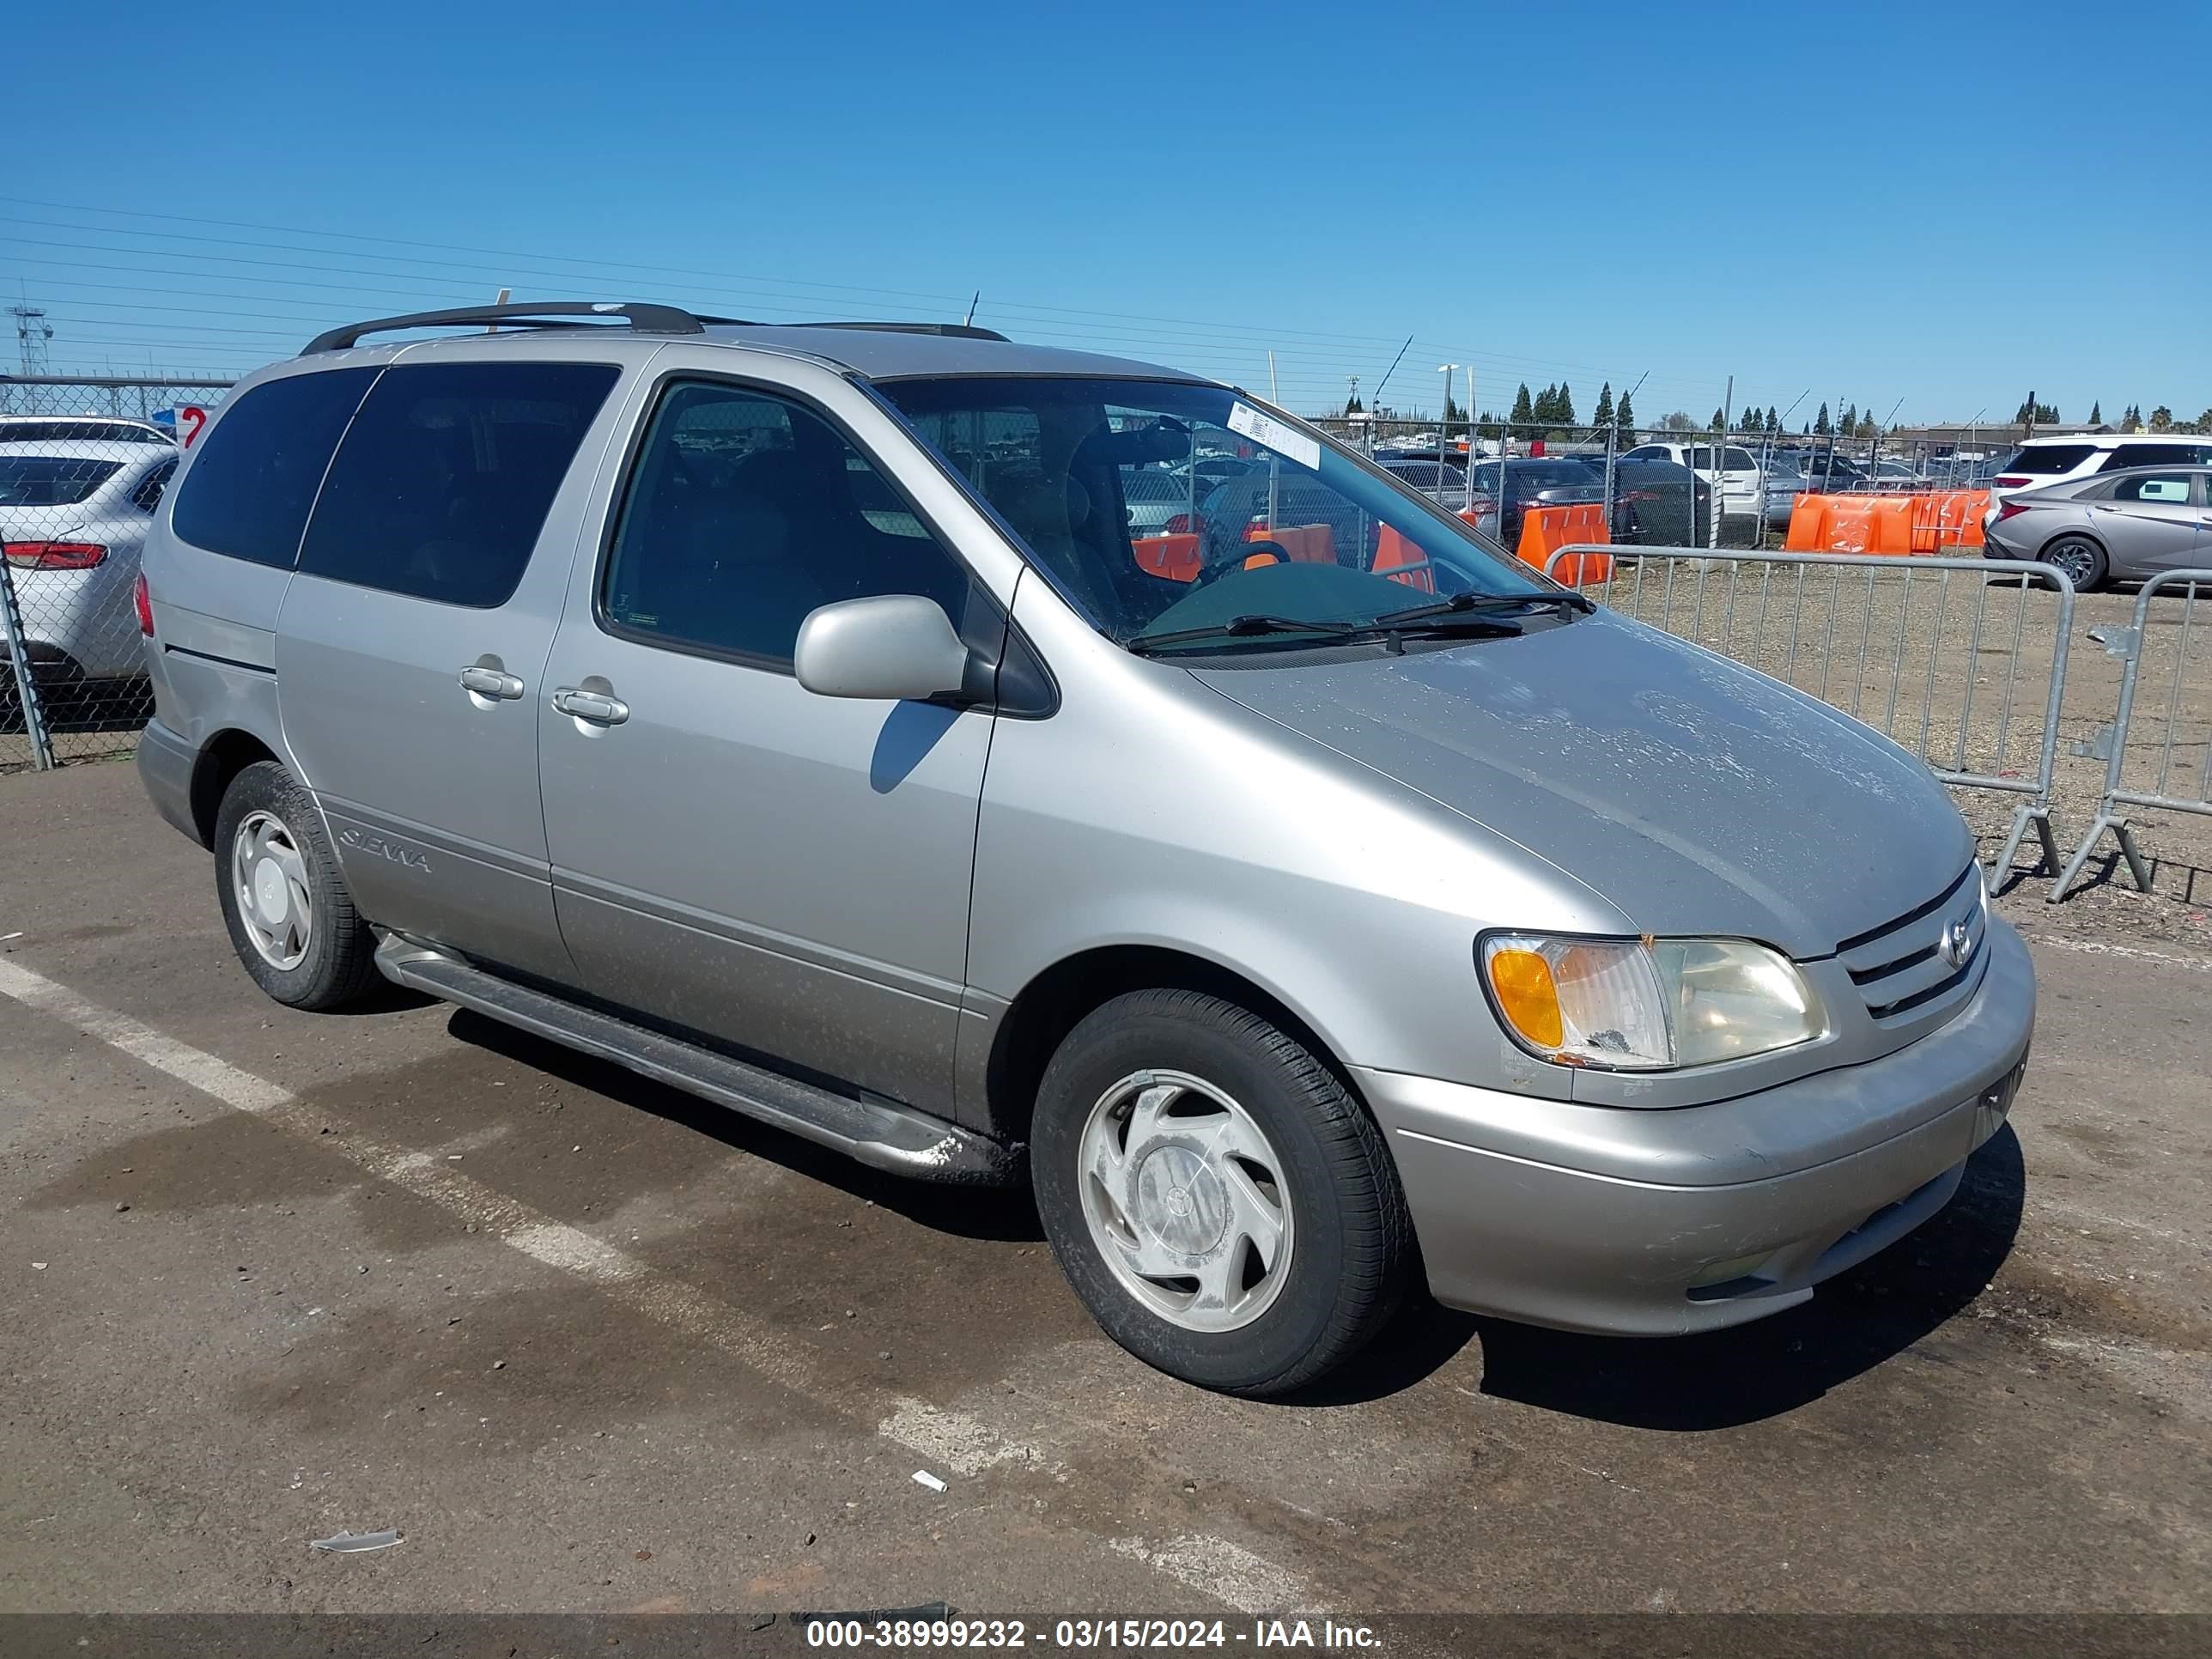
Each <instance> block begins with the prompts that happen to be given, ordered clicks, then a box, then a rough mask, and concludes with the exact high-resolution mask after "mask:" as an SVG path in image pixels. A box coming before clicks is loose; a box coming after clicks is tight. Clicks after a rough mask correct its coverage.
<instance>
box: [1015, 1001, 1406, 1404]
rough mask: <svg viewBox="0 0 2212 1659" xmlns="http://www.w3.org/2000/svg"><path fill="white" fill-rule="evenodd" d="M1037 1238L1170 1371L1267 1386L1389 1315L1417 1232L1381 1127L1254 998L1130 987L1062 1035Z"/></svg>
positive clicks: (1038, 1154)
mask: <svg viewBox="0 0 2212 1659" xmlns="http://www.w3.org/2000/svg"><path fill="white" fill-rule="evenodd" d="M1031 1159H1032V1166H1033V1170H1034V1175H1035V1185H1036V1195H1037V1206H1038V1211H1039V1213H1040V1215H1041V1216H1042V1219H1043V1222H1044V1226H1045V1231H1046V1235H1047V1237H1048V1238H1049V1239H1050V1240H1051V1243H1052V1248H1053V1253H1054V1255H1056V1256H1057V1257H1058V1258H1059V1260H1060V1267H1061V1269H1062V1270H1063V1271H1064V1272H1065V1273H1066V1274H1067V1277H1068V1279H1069V1282H1070V1283H1071V1284H1073V1286H1074V1287H1075V1291H1076V1294H1077V1295H1078V1296H1079V1297H1081V1298H1082V1299H1083V1303H1084V1305H1085V1307H1087V1308H1088V1309H1090V1310H1091V1315H1092V1316H1093V1317H1094V1318H1096V1319H1097V1322H1098V1323H1099V1324H1100V1326H1101V1327H1102V1328H1103V1329H1104V1330H1105V1332H1106V1334H1108V1335H1109V1336H1111V1337H1112V1338H1113V1339H1114V1340H1115V1341H1116V1342H1118V1343H1120V1344H1121V1346H1123V1347H1125V1348H1127V1349H1128V1350H1129V1352H1132V1353H1133V1354H1135V1355H1136V1356H1137V1357H1138V1358H1140V1359H1143V1360H1145V1361H1146V1363H1148V1364H1152V1365H1154V1366H1157V1367H1158V1369H1160V1370H1164V1371H1166V1372H1168V1373H1170V1375H1172V1376H1179V1377H1182V1379H1184V1380H1185V1381H1187V1382H1190V1383H1198V1384H1200V1386H1202V1387H1205V1388H1210V1389H1222V1390H1224V1391H1225V1392H1229V1393H1233V1394H1243V1395H1254V1396H1267V1395H1279V1394H1284V1393H1287V1392H1290V1391H1291V1390H1294V1389H1298V1388H1300V1387H1302V1386H1304V1385H1305V1384H1307V1383H1311V1382H1313V1381H1314V1380H1315V1379H1316V1378H1318V1377H1319V1376H1322V1374H1323V1373H1324V1372H1326V1371H1328V1370H1331V1369H1333V1368H1334V1367H1335V1366H1336V1365H1338V1364H1341V1363H1342V1362H1343V1361H1345V1360H1346V1359H1347V1358H1350V1357H1351V1356H1352V1354H1353V1353H1354V1352H1357V1351H1358V1349H1359V1348H1360V1347H1361V1346H1364V1344H1365V1343H1366V1342H1367V1341H1368V1340H1370V1338H1371V1337H1373V1336H1374V1334H1376V1331H1378V1330H1379V1329H1381V1328H1382V1327H1383V1324H1384V1323H1385V1322H1387V1321H1388V1320H1389V1316H1390V1315H1391V1313H1392V1311H1393V1310H1395V1307H1396V1305H1397V1304H1398V1302H1399V1299H1400V1297H1401V1296H1402V1294H1403V1292H1404V1290H1405V1286H1406V1284H1407V1280H1408V1279H1409V1277H1410V1270H1411V1267H1412V1263H1413V1230H1412V1225H1411V1223H1410V1221H1409V1220H1408V1219H1407V1213H1406V1203H1405V1197H1404V1194H1403V1193H1402V1192H1401V1189H1400V1187H1399V1184H1398V1176H1397V1171H1396V1170H1395V1168H1394V1167H1393V1165H1392V1164H1391V1162H1390V1156H1389V1150H1388V1149H1387V1148H1386V1147H1385V1146H1384V1145H1383V1137H1382V1134H1381V1132H1380V1131H1379V1130H1377V1129H1376V1127H1375V1124H1374V1122H1373V1121H1372V1120H1370V1118H1369V1117H1368V1115H1366V1113H1365V1112H1364V1110H1363V1109H1361V1108H1360V1105H1359V1103H1358V1102H1357V1101H1355V1100H1354V1099H1352V1097H1351V1096H1350V1094H1349V1093H1347V1092H1346V1090H1345V1087H1344V1085H1342V1084H1341V1083H1340V1081H1339V1080H1338V1079H1337V1078H1336V1076H1335V1075H1334V1073H1332V1072H1331V1071H1329V1069H1328V1067H1327V1066H1323V1065H1322V1063H1321V1062H1320V1061H1319V1060H1316V1058H1315V1057H1314V1055H1313V1054H1311V1053H1310V1052H1309V1051H1308V1050H1307V1048H1305V1047H1304V1045H1303V1044H1302V1043H1300V1042H1297V1040H1296V1039H1295V1038H1293V1037H1291V1036H1289V1035H1287V1034H1286V1033H1285V1032H1283V1031H1281V1030H1278V1029H1277V1028H1276V1027H1275V1026H1273V1025H1272V1024H1269V1023H1268V1022H1267V1021H1266V1020H1264V1019H1262V1018H1260V1017H1259V1016H1258V1015H1256V1014H1254V1013H1251V1012H1249V1011H1247V1010H1245V1009H1243V1008H1240V1007H1237V1006H1236V1005H1235V1004H1233V1003H1230V1002H1226V1001H1224V1000H1221V999H1219V998H1218V997H1212V996H1207V995H1205V994H1200V993H1198V992H1192V991H1139V992H1133V993H1131V994H1127V995H1126V996H1121V997H1117V998H1115V1000H1113V1001H1111V1002H1109V1003H1107V1004H1105V1005H1104V1006H1103V1007H1100V1008H1098V1009H1097V1010H1096V1011H1095V1012H1092V1013H1091V1014H1090V1015H1089V1016H1088V1017H1087V1018H1085V1019H1084V1020H1083V1021H1082V1023H1081V1024H1079V1025H1077V1026H1076V1028H1075V1029H1074V1030H1073V1031H1072V1032H1070V1033H1069V1034H1068V1036H1067V1038H1066V1041H1065V1042H1062V1043H1061V1045H1060V1049H1059V1052H1058V1053H1056V1054H1054V1056H1053V1060H1052V1063H1051V1064H1050V1066H1048V1067H1047V1069H1046V1072H1045V1076H1044V1081H1043V1083H1042V1085H1041V1086H1040V1088H1039V1090H1038V1095H1037V1109H1036V1127H1035V1129H1034V1133H1033V1141H1032V1146H1031Z"/></svg>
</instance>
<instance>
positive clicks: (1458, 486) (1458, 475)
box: [1376, 459, 1467, 513]
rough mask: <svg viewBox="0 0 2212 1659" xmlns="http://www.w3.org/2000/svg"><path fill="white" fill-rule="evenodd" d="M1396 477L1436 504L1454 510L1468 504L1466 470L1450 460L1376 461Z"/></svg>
mask: <svg viewBox="0 0 2212 1659" xmlns="http://www.w3.org/2000/svg"><path fill="white" fill-rule="evenodd" d="M1376 465H1378V466H1380V467H1381V468H1382V469H1383V471H1385V472H1388V473H1389V474H1390V476H1391V477H1395V478H1402V479H1404V480H1405V481H1406V483H1409V484H1411V485H1412V486H1413V488H1414V489H1418V490H1419V491H1420V492H1421V494H1423V495H1426V496H1427V497H1428V498H1429V499H1430V500H1431V501H1434V502H1435V503H1436V504H1437V506H1438V507H1449V508H1451V509H1452V510H1453V511H1454V512H1455V513H1456V512H1457V511H1459V509H1460V508H1462V507H1465V506H1466V505H1467V473H1466V471H1464V470H1463V469H1462V468H1460V467H1456V466H1454V465H1452V464H1451V463H1450V462H1449V461H1410V460H1387V461H1386V460H1380V459H1378V460H1377V461H1376Z"/></svg>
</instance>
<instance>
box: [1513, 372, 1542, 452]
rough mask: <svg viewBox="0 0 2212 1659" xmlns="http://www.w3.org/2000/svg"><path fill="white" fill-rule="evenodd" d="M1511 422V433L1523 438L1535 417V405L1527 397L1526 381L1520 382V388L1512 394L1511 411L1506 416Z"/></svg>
mask: <svg viewBox="0 0 2212 1659" xmlns="http://www.w3.org/2000/svg"><path fill="white" fill-rule="evenodd" d="M1507 418H1508V419H1510V421H1511V422H1513V435H1514V436H1515V437H1516V438H1525V437H1527V436H1528V430H1529V428H1530V426H1531V424H1532V423H1533V422H1534V420H1535V418H1536V415H1535V405H1534V404H1532V403H1531V402H1530V401H1529V399H1528V381H1526V380H1523V381H1522V382H1521V389H1520V390H1519V391H1518V392H1515V393H1514V394H1513V413H1512V414H1511V415H1510V416H1508V417H1507Z"/></svg>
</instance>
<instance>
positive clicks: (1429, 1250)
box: [1354, 918, 2035, 1336]
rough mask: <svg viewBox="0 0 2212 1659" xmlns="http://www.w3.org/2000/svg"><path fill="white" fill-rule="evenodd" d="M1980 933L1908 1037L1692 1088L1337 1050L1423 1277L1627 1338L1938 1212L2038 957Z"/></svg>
mask: <svg viewBox="0 0 2212 1659" xmlns="http://www.w3.org/2000/svg"><path fill="white" fill-rule="evenodd" d="M1985 948H1986V949H1987V950H1988V951H1989V952H1990V964H1989V968H1988V970H1987V971H1986V972H1985V973H1984V975H1983V978H1982V983H1981V987H1980V988H1979V989H1978V991H1977V992H1976V993H1975V995H1974V997H1973V1000H1972V1001H1970V1002H1969V1003H1968V1004H1967V1005H1966V1007H1965V1008H1964V1009H1963V1010H1961V1011H1960V1013H1959V1015H1958V1017H1957V1018H1955V1019H1953V1020H1951V1021H1950V1022H1948V1024H1945V1025H1943V1026H1942V1027H1941V1028H1940V1029H1939V1030H1936V1031H1933V1032H1931V1033H1929V1035H1928V1036H1924V1037H1922V1038H1921V1039H1920V1040H1919V1041H1918V1042H1913V1043H1911V1044H1908V1045H1907V1046H1906V1047H1905V1048H1900V1049H1899V1050H1897V1051H1896V1052H1895V1053H1893V1054H1886V1055H1884V1056H1883V1057H1882V1058H1881V1059H1879V1060H1869V1061H1867V1062H1865V1063H1864V1064H1863V1065H1858V1066H1845V1067H1842V1068H1839V1069H1838V1070H1836V1071H1832V1072H1826V1073H1820V1074H1817V1075H1815V1076H1812V1077H1805V1078H1799V1079H1796V1080H1795V1081H1793V1082H1790V1083H1787V1084H1784V1085H1780V1086H1778V1087H1776V1088H1773V1089H1769V1090H1765V1091H1761V1092H1759V1093H1758V1094H1754V1095H1747V1096H1744V1097H1740V1098H1737V1099H1735V1100H1729V1101H1720V1102H1715V1103H1711V1104H1709V1105H1704V1106H1687V1107H1680V1108H1674V1109H1638V1108H1625V1107H1611V1106H1589V1105H1577V1104H1574V1103H1569V1102H1565V1101H1550V1100H1539V1099H1535V1098H1533V1097H1528V1096H1525V1095H1510V1094H1504V1093H1501V1092H1499V1091H1495V1090H1488V1089H1476V1088H1471V1087H1469V1086H1468V1085H1463V1084H1455V1083H1446V1082H1442V1081H1439V1080H1437V1079H1433V1078H1417V1077H1409V1076H1407V1075H1406V1074H1404V1073H1393V1072H1377V1071H1373V1070H1366V1069H1357V1068H1356V1069H1355V1073H1354V1075H1355V1077H1356V1078H1357V1079H1358V1083H1359V1085H1360V1087H1361V1088H1362V1090H1363V1091H1364V1093H1365V1095H1366V1097H1367V1099H1368V1101H1369V1103H1370V1105H1371V1106H1372V1107H1373V1109H1374V1111H1375V1115H1376V1119H1377V1120H1378V1121H1380V1122H1381V1124H1382V1126H1383V1132H1384V1133H1385V1135H1386V1136H1387V1137H1388V1139H1389V1144H1390V1149H1391V1152H1392V1153H1393V1155H1394V1157H1395V1159H1396V1162H1397V1166H1398V1172H1399V1176H1400V1178H1401V1182H1403V1184H1404V1187H1405V1189H1406V1197H1407V1203H1408V1204H1409V1206H1411V1208H1412V1212H1413V1227H1414V1231H1415V1232H1416V1234H1417V1235H1418V1236H1419V1239H1420V1243H1421V1252H1422V1255H1423V1257H1424V1258H1425V1261H1426V1262H1427V1266H1428V1274H1429V1288H1430V1290H1431V1291H1432V1292H1433V1293H1434V1295H1435V1296H1436V1297H1437V1300H1438V1301H1440V1302H1443V1303H1444V1304H1447V1305H1448V1306H1451V1307H1455V1308H1465V1309H1469V1310H1474V1311H1477V1312H1482V1313H1495V1314H1503V1315H1505V1316H1509V1317H1511V1318H1515V1319H1522V1320H1527V1321H1528V1322H1531V1323H1534V1324H1540V1325H1552V1326H1557V1327H1560V1328H1565V1329H1569V1330H1583V1331H1599V1332H1609V1333H1616V1334H1626V1335H1644V1336H1662V1335H1673V1334H1680V1333H1684V1332H1690V1331H1701V1330H1713V1329H1717V1328H1721V1327H1723V1326H1727V1325H1739V1324H1742V1323H1745V1322H1747V1321H1750V1320H1753V1319H1758V1318H1761V1317H1763V1316H1765V1315H1767V1314H1771V1313H1777V1312H1779V1311H1780V1310H1782V1309H1784V1308H1787V1307H1790V1306H1793V1305H1795V1304H1797V1303H1800V1302H1803V1301H1805V1300H1807V1299H1808V1297H1811V1295H1812V1294H1813V1286H1814V1285H1816V1284H1818V1283H1819V1282H1820V1280H1822V1279H1826V1278H1828V1277H1829V1276H1831V1275H1832V1274H1834V1273H1840V1272H1842V1271H1843V1270H1844V1268H1846V1267H1851V1266H1853V1265H1855V1264H1856V1263H1857V1262H1859V1261H1864V1260H1865V1259H1866V1258H1867V1257H1868V1256H1869V1255H1873V1254H1874V1253H1875V1251H1877V1250H1880V1249H1883V1248H1884V1247H1885V1246H1887V1245H1888V1244H1890V1243H1893V1242H1894V1241H1895V1240H1897V1239H1899V1238H1900V1237H1903V1236H1904V1235H1905V1233H1907V1232H1910V1231H1911V1230H1912V1229H1913V1228H1915V1227H1917V1226H1918V1225H1920V1224H1921V1223H1922V1222H1923V1221H1925V1220H1927V1219H1928V1218H1929V1217H1930V1216H1932V1215H1934V1214H1935V1213H1936V1211H1938V1210H1940V1209H1942V1207H1943V1206H1944V1205H1945V1204H1946V1203H1947V1202H1948V1201H1949V1200H1950V1198H1951V1195H1952V1194H1953V1193H1954V1192H1955V1191H1957V1189H1958V1186H1959V1182H1960V1177H1961V1176H1962V1174H1963V1173H1964V1170H1965V1166H1966V1158H1967V1156H1968V1154H1969V1153H1971V1152H1972V1151H1973V1150H1974V1149H1975V1148H1976V1147H1977V1146H1980V1145H1981V1144H1982V1142H1983V1141H1984V1140H1986V1139H1989V1138H1990V1136H1991V1135H1992V1134H1994V1133H1996V1130H1997V1129H1998V1127H2000V1126H2001V1125H2002V1123H2003V1121H2004V1117H2005V1114H2006V1113H2007V1112H2008V1110H2009V1109H2010V1108H2011V1104H2012V1099H2013V1095H2014V1092H2015V1091H2016V1090H2017V1088H2018V1086H2019V1083H2020V1077H2021V1072H2022V1069H2023V1068H2024V1066H2025V1065H2026V1063H2027V1048H2028V1040H2029V1038H2030V1036H2032V1035H2033V1030H2034V1024H2035V976H2034V969H2033V966H2032V964H2031V963H2030V962H2029V960H2028V955H2027V947H2026V946H2025V945H2022V944H2021V940H2020V936H2019V934H2017V933H2015V932H2014V931H2013V929H2012V928H2011V927H2009V926H2008V925H2007V924H2005V923H2004V922H2002V921H1997V920H1996V919H1994V918H1993V919H1992V920H1991V922H1990V932H1989V943H1988V945H1987V946H1986V947H1985ZM1509 1123H1510V1133H1500V1132H1499V1127H1498V1126H1502V1125H1504V1124H1509ZM1677 1124H1679V1125H1680V1129H1681V1130H1682V1132H1683V1133H1681V1134H1680V1137H1679V1139H1680V1144H1669V1143H1670V1140H1672V1139H1674V1137H1670V1135H1669V1134H1668V1130H1669V1129H1670V1128H1672V1127H1674V1126H1675V1125H1677ZM1501 1144H1510V1146H1512V1148H1513V1150H1512V1151H1511V1152H1505V1151H1503V1150H1500V1149H1499V1148H1500V1146H1501ZM1691 1146H1694V1147H1695V1148H1696V1149H1697V1151H1696V1153H1695V1155H1694V1156H1691V1157H1686V1156H1685V1155H1684V1154H1685V1151H1686V1148H1688V1147H1691ZM1839 1149H1840V1150H1839Z"/></svg>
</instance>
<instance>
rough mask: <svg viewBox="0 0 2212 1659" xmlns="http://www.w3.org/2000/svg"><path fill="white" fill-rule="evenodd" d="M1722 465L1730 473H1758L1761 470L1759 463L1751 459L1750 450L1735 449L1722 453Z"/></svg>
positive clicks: (1730, 448)
mask: <svg viewBox="0 0 2212 1659" xmlns="http://www.w3.org/2000/svg"><path fill="white" fill-rule="evenodd" d="M1721 465H1722V466H1723V468H1724V469H1725V470H1726V471H1730V472H1756V471H1758V470H1759V463H1758V462H1757V461H1754V460H1753V459H1751V452H1750V451H1749V450H1747V449H1737V448H1735V447H1729V448H1727V449H1723V451H1721Z"/></svg>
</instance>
